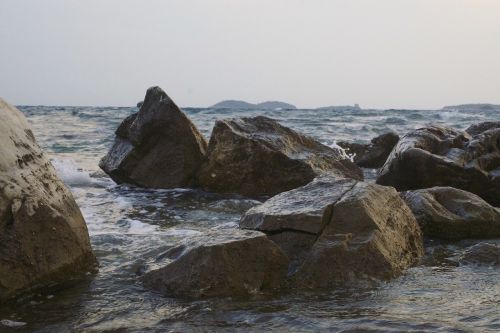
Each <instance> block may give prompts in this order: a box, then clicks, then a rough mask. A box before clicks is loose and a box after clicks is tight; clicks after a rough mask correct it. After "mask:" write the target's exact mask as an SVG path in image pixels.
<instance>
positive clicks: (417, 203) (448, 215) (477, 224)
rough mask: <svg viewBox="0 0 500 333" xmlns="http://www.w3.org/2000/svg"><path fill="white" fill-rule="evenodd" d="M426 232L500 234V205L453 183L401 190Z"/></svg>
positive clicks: (460, 236) (448, 236) (438, 235)
mask: <svg viewBox="0 0 500 333" xmlns="http://www.w3.org/2000/svg"><path fill="white" fill-rule="evenodd" d="M401 196H402V198H403V199H404V200H405V201H406V203H407V204H408V206H409V207H410V209H411V210H412V211H413V214H414V215H415V217H416V219H417V222H418V223H419V224H420V226H421V228H422V230H423V232H424V235H427V236H430V237H436V238H441V239H447V240H459V239H464V238H496V237H500V209H498V208H495V207H493V206H491V205H489V204H488V203H487V202H486V201H484V200H483V199H481V198H480V197H479V196H477V195H475V194H472V193H470V192H466V191H463V190H459V189H455V188H453V187H433V188H428V189H422V190H415V191H408V192H403V193H401Z"/></svg>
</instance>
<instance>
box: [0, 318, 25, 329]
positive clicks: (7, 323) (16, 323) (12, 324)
mask: <svg viewBox="0 0 500 333" xmlns="http://www.w3.org/2000/svg"><path fill="white" fill-rule="evenodd" d="M0 324H2V325H4V326H7V327H21V326H25V325H26V323H25V322H22V321H14V320H9V319H2V320H0Z"/></svg>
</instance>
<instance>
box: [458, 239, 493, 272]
mask: <svg viewBox="0 0 500 333" xmlns="http://www.w3.org/2000/svg"><path fill="white" fill-rule="evenodd" d="M460 263H461V264H464V265H489V266H500V245H498V244H490V243H479V244H476V245H474V246H471V247H470V248H468V249H467V250H466V251H465V252H464V254H463V255H462V256H461V258H460Z"/></svg>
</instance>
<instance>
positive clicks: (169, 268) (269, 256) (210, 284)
mask: <svg viewBox="0 0 500 333" xmlns="http://www.w3.org/2000/svg"><path fill="white" fill-rule="evenodd" d="M166 257H169V258H172V259H174V260H173V261H172V262H170V263H168V264H167V265H166V266H165V267H162V268H160V269H157V270H154V271H151V272H148V273H146V274H145V275H144V276H143V277H142V280H143V282H144V284H145V286H146V287H148V288H150V289H153V290H155V291H158V292H161V293H163V294H165V295H167V296H174V297H187V298H202V297H216V296H217V297H226V296H227V297H247V296H250V295H252V294H256V293H261V292H273V291H276V290H278V289H279V288H281V287H282V286H283V284H284V282H285V280H286V274H287V267H288V259H287V257H286V255H285V254H284V253H283V252H282V251H281V250H280V248H279V247H278V246H276V245H275V244H274V243H273V242H272V241H270V240H269V239H268V238H267V237H266V235H265V234H263V233H260V232H255V231H248V230H247V231H244V230H238V229H231V230H224V231H214V232H210V233H208V234H204V235H203V236H201V237H198V238H194V239H191V240H190V241H189V242H187V243H186V244H185V245H181V246H179V247H176V248H173V249H171V250H170V251H169V253H168V254H167V255H166Z"/></svg>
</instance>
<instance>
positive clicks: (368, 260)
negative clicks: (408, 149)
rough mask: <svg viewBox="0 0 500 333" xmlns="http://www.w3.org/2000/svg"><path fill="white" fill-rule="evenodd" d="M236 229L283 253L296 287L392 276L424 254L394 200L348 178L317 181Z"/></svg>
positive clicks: (389, 192)
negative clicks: (263, 238)
mask: <svg viewBox="0 0 500 333" xmlns="http://www.w3.org/2000/svg"><path fill="white" fill-rule="evenodd" d="M240 227H241V228H249V229H255V230H259V231H263V232H265V233H267V234H268V235H269V237H270V238H271V239H272V240H273V241H275V242H276V243H277V244H278V245H279V246H280V247H281V248H282V249H283V250H284V252H285V253H286V254H287V256H288V257H289V258H290V267H289V276H290V280H291V283H292V285H293V286H295V287H297V288H306V289H310V288H311V289H312V288H324V287H329V286H332V285H334V284H337V283H349V282H353V281H357V280H361V279H372V278H374V279H386V278H391V277H395V276H397V275H399V274H401V273H402V272H403V270H404V269H406V268H408V267H409V266H411V265H412V264H414V263H415V262H416V261H417V260H418V258H420V257H421V256H422V255H423V243H422V236H421V234H420V229H419V227H418V225H417V222H416V220H415V217H414V216H413V214H412V213H411V211H410V209H409V208H408V207H407V206H406V204H405V203H404V201H403V200H402V199H401V198H400V197H399V195H398V193H397V192H396V191H395V190H394V189H393V188H391V187H385V186H379V185H375V184H367V183H364V182H360V181H356V180H353V179H338V178H333V177H330V176H320V177H317V178H316V179H315V180H314V181H313V182H311V183H309V184H307V185H305V186H303V187H300V188H297V189H294V190H291V191H288V192H284V193H281V194H279V195H277V196H274V197H272V198H270V199H269V200H267V201H266V202H265V203H263V204H262V205H260V206H256V207H254V208H252V209H250V210H249V211H248V212H247V213H246V214H245V215H244V216H243V217H242V219H241V221H240Z"/></svg>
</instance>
